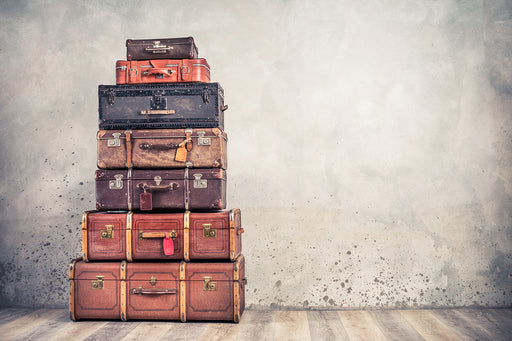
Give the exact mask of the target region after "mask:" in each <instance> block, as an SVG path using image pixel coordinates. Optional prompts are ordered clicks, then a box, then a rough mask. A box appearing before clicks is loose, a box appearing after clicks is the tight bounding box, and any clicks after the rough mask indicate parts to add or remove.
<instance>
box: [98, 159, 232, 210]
mask: <svg viewBox="0 0 512 341" xmlns="http://www.w3.org/2000/svg"><path fill="white" fill-rule="evenodd" d="M95 180H96V209H98V210H103V211H104V210H142V211H150V210H162V209H166V210H169V209H175V210H176V209H178V210H189V209H191V210H222V209H224V208H226V172H225V171H224V170H223V169H220V168H193V169H189V168H185V169H162V170H154V169H152V170H135V169H133V170H132V169H128V170H125V169H115V170H114V169H99V170H97V171H96V173H95Z"/></svg>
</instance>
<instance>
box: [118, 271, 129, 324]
mask: <svg viewBox="0 0 512 341" xmlns="http://www.w3.org/2000/svg"><path fill="white" fill-rule="evenodd" d="M119 282H120V287H121V288H120V289H121V290H120V292H121V293H120V296H121V297H120V300H119V302H121V321H126V320H127V316H126V300H127V296H126V261H122V262H121V273H120V276H119Z"/></svg>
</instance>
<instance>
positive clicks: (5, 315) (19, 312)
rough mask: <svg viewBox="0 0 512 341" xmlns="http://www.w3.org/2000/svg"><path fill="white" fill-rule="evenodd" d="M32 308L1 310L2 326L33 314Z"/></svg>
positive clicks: (0, 322)
mask: <svg viewBox="0 0 512 341" xmlns="http://www.w3.org/2000/svg"><path fill="white" fill-rule="evenodd" d="M33 311H34V309H31V308H1V309H0V326H2V325H4V324H6V323H9V322H11V321H14V320H16V319H18V318H20V317H22V316H24V315H27V314H29V313H31V312H33Z"/></svg>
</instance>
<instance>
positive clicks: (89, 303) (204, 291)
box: [69, 255, 247, 322]
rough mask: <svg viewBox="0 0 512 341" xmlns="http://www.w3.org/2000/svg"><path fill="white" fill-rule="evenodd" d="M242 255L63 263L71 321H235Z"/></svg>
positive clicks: (241, 298) (241, 294) (240, 301)
mask: <svg viewBox="0 0 512 341" xmlns="http://www.w3.org/2000/svg"><path fill="white" fill-rule="evenodd" d="M246 283H247V281H246V279H245V259H244V256H243V255H240V256H239V257H238V258H237V259H236V260H235V261H234V262H216V263H211V262H209V263H186V262H174V263H127V262H126V261H123V262H115V263H114V262H112V263H111V262H94V263H92V262H91V263H86V262H83V261H81V260H80V259H78V260H75V261H74V262H73V263H72V264H71V265H70V266H69V316H70V318H71V319H72V320H81V319H102V320H112V319H117V320H118V319H121V320H123V321H126V320H135V319H136V320H181V321H182V322H185V321H191V320H203V321H233V322H239V321H240V317H241V315H242V313H243V311H244V308H245V284H246Z"/></svg>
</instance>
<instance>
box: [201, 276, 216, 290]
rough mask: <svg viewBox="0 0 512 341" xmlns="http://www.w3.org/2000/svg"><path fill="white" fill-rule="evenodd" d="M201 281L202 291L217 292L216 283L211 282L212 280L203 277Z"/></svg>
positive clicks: (208, 277)
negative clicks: (202, 281)
mask: <svg viewBox="0 0 512 341" xmlns="http://www.w3.org/2000/svg"><path fill="white" fill-rule="evenodd" d="M203 279H204V283H203V291H217V282H212V278H211V277H210V276H205V277H203Z"/></svg>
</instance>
